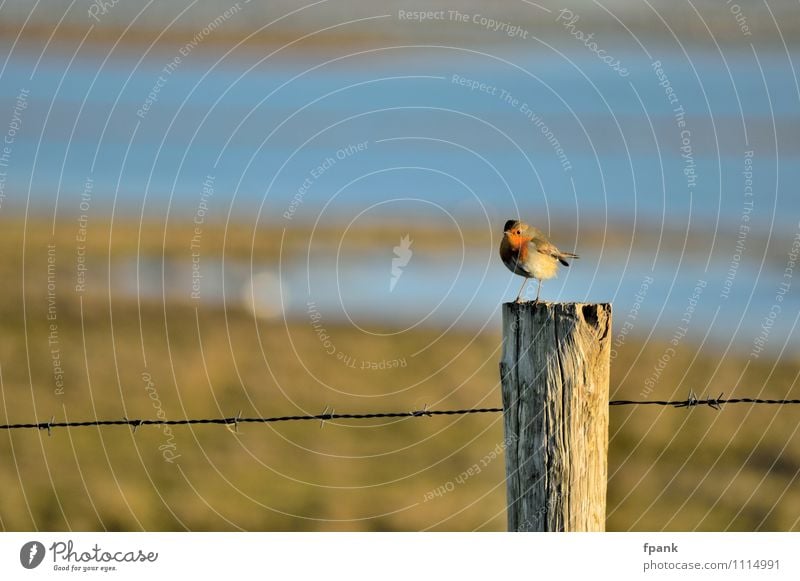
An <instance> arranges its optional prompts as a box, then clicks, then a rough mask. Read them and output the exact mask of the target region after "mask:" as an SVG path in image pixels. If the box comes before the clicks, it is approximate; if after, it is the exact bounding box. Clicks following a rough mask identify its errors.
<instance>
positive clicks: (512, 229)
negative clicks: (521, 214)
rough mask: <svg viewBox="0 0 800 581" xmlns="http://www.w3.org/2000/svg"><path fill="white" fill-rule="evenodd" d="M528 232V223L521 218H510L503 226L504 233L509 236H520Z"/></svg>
mask: <svg viewBox="0 0 800 581" xmlns="http://www.w3.org/2000/svg"><path fill="white" fill-rule="evenodd" d="M527 232H528V225H527V224H525V223H524V222H521V221H520V220H509V221H508V222H506V225H505V226H503V234H504V235H505V236H506V237H507V238H518V237H520V236H525V235H526V234H527Z"/></svg>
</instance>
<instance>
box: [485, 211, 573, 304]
mask: <svg viewBox="0 0 800 581" xmlns="http://www.w3.org/2000/svg"><path fill="white" fill-rule="evenodd" d="M500 258H501V259H502V260H503V264H505V265H506V267H507V268H508V270H510V271H511V272H513V273H514V274H518V275H519V276H522V277H524V278H525V280H524V282H523V283H522V288H521V289H520V290H519V294H518V295H517V300H516V301H515V302H517V303H519V302H521V301H520V299H521V298H522V292H523V291H524V290H525V285H527V284H528V280H530V279H531V278H535V279H537V280H538V281H539V288H538V289H537V290H536V301H534V302H537V303H538V302H539V293H540V292H541V291H542V281H543V280H547V279H549V278H553V277H554V276H556V273H557V272H558V264H559V263H561V264H563V265H564V266H569V262H567V260H566V259H567V258H579V257H578V255H577V254H573V253H572V252H561V251H560V250H559V249H558V248H556V247H555V246H554V245H553V243H552V242H550V240H548V239H547V236H545V235H544V233H542V231H541V230H539V229H538V228H535V227H533V226H529V225H528V224H526V223H524V222H522V221H520V220H508V221H507V222H506V224H505V226H504V227H503V240H502V241H501V242H500Z"/></svg>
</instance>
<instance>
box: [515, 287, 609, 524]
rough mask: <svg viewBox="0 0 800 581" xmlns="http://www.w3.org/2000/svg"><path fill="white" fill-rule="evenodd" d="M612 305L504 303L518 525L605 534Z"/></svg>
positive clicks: (516, 522)
mask: <svg viewBox="0 0 800 581" xmlns="http://www.w3.org/2000/svg"><path fill="white" fill-rule="evenodd" d="M610 342H611V305H610V304H608V303H604V304H582V303H544V302H539V303H522V304H517V303H506V304H505V305H503V356H502V360H501V362H500V376H501V381H502V388H503V408H504V412H503V425H504V428H505V444H506V447H505V455H506V490H507V494H508V530H510V531H603V530H605V522H606V480H607V473H608V470H607V454H608V382H609V362H610V357H609V355H610V351H611V348H610Z"/></svg>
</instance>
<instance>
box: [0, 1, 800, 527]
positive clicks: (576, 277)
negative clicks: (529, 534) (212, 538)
mask: <svg viewBox="0 0 800 581" xmlns="http://www.w3.org/2000/svg"><path fill="white" fill-rule="evenodd" d="M799 10H800V9H799V8H798V6H797V3H794V2H789V1H788V0H786V1H774V2H770V3H768V4H761V5H756V4H751V3H741V4H736V3H734V2H718V1H711V0H704V1H701V2H693V3H687V2H677V3H675V2H668V1H666V0H659V1H656V2H630V1H625V2H622V1H618V0H607V1H604V2H590V1H588V0H573V1H572V2H570V3H567V4H562V3H559V2H552V1H549V0H542V1H540V2H529V1H527V0H520V1H511V0H509V1H506V2H501V3H492V4H491V5H489V4H487V3H484V2H477V1H469V2H467V1H458V2H456V1H454V0H445V1H443V2H440V3H438V4H437V5H436V6H433V7H431V6H429V5H428V4H427V3H424V2H417V3H409V2H400V1H394V0H381V1H377V2H376V1H374V0H373V1H370V2H353V1H343V0H327V1H326V0H322V1H318V2H311V3H308V4H303V3H297V2H291V1H288V0H277V1H275V0H271V1H267V0H263V1H262V0H251V1H246V0H240V1H239V2H234V3H230V2H225V1H219V0H192V1H189V0H180V1H174V2H168V3H154V2H143V1H137V2H116V1H115V0H111V1H106V2H101V1H99V0H95V1H92V2H90V1H88V0H86V1H81V2H76V1H75V0H70V1H67V0H60V1H56V0H53V1H50V2H46V3H41V2H36V3H31V2H28V1H26V0H6V1H5V2H4V3H2V5H0V139H2V142H0V242H1V244H0V253H2V254H0V269H1V270H2V281H3V289H4V292H5V300H3V301H2V302H0V312H2V315H1V316H0V325H2V333H0V395H2V399H0V410H2V416H1V417H2V419H0V422H2V423H16V422H46V421H48V420H49V419H50V418H51V417H54V418H55V419H56V420H57V421H64V420H72V421H78V420H87V419H94V418H102V419H116V418H122V417H129V418H137V417H141V418H155V417H165V418H168V419H181V418H187V417H194V418H202V417H230V416H234V415H236V414H237V413H238V412H240V411H241V413H242V415H243V416H259V415H261V416H274V415H278V416H280V415H294V414H317V413H321V412H322V411H323V410H325V409H329V410H330V409H335V410H336V411H337V412H355V413H359V412H372V411H403V410H415V409H422V408H423V407H424V406H426V405H427V406H430V407H431V408H433V409H453V408H472V407H493V406H500V405H501V401H500V386H499V377H498V367H497V364H498V360H499V355H500V350H501V337H500V333H499V326H500V315H499V313H500V307H501V304H502V303H503V302H504V301H509V300H513V298H514V297H515V296H516V293H517V291H518V289H519V286H518V285H519V284H520V283H521V281H520V280H519V279H518V278H516V277H514V276H513V275H512V274H511V273H510V272H508V271H507V270H506V269H505V267H504V266H503V265H502V264H501V262H500V260H499V259H498V257H497V250H496V249H497V246H498V244H499V241H500V238H501V235H502V225H503V223H504V222H505V221H506V220H507V219H510V218H516V217H522V218H523V219H525V220H526V221H528V222H531V223H533V224H535V225H537V226H539V227H540V228H541V229H542V230H544V231H545V232H547V233H548V234H549V235H550V237H551V239H552V240H553V241H554V242H555V244H556V245H558V246H559V247H560V248H561V249H562V250H568V251H575V252H577V253H578V254H580V255H581V259H580V260H579V261H576V262H574V263H573V265H572V266H571V267H570V268H569V269H562V271H561V273H560V274H559V277H558V278H557V279H554V280H552V281H548V282H547V283H546V284H545V285H544V286H543V293H542V296H543V298H544V299H546V300H551V301H592V302H606V301H609V302H612V303H613V308H614V337H613V344H612V347H613V351H612V380H611V391H612V393H611V397H612V399H684V398H686V397H687V396H688V394H689V393H690V392H693V393H695V394H697V395H698V396H700V395H707V396H714V397H716V396H717V395H719V394H720V393H724V394H725V395H726V396H730V397H737V396H738V397H773V398H797V397H798V396H799V392H798V386H797V385H796V383H797V376H798V371H800V356H798V347H799V346H800V341H799V340H798V332H797V330H796V326H797V322H798V317H800V308H799V307H800V299H799V298H798V290H800V289H798V287H800V281H798V280H796V279H795V275H796V274H797V273H798V272H800V271H798V265H797V259H798V255H799V254H800V194H799V193H798V189H797V184H798V183H799V182H800V164H799V163H798V153H799V152H800V150H799V148H800V84H799V83H798V75H797V72H796V70H795V63H796V62H797V61H798V59H799V58H800V52H799V51H798V40H799V39H800V37H799V36H798V32H800V31H799V30H798V28H800V18H798V16H800V14H798V11H799ZM420 11H422V12H420ZM530 286H531V288H530V289H529V290H531V291H535V289H534V288H533V287H534V285H530ZM610 414H611V415H610V420H611V424H610V434H609V436H610V451H609V482H608V529H609V530H617V531H626V530H744V531H751V530H780V531H782V530H796V529H798V528H800V487H798V485H797V479H798V473H799V472H800V448H799V447H798V445H799V444H800V435H798V434H797V431H798V425H800V424H798V419H799V418H800V415H798V414H800V411H798V410H796V409H792V407H791V406H785V407H780V406H775V407H772V406H757V407H756V406H754V407H751V406H729V407H727V408H725V409H724V410H723V411H715V410H712V409H709V408H697V409H689V410H675V409H671V408H655V407H653V408H651V407H639V408H633V407H624V408H612V409H611V411H610ZM502 442H503V431H502V418H501V417H500V414H484V415H474V416H462V417H434V418H419V419H408V420H399V421H386V420H384V421H378V420H375V421H368V422H364V421H362V422H352V421H350V422H348V421H334V422H327V423H326V424H325V425H324V427H320V426H319V425H318V424H316V423H287V424H269V425H245V426H240V428H239V431H238V433H237V432H234V431H232V430H228V429H226V428H225V427H221V426H202V425H200V426H189V427H176V428H174V429H169V428H164V429H162V428H159V427H142V428H140V429H138V430H137V431H136V433H135V434H134V433H132V431H131V430H130V429H129V428H127V427H124V426H120V427H110V428H103V429H97V428H80V429H70V430H66V429H56V430H53V433H52V436H50V437H48V435H47V433H46V432H40V431H36V430H15V431H6V432H4V433H3V434H0V455H2V456H1V457H2V458H3V461H2V462H0V489H2V490H3V494H2V495H0V527H2V529H4V530H30V529H47V530H51V529H52V530H142V529H144V530H185V529H190V530H219V529H221V530H239V529H245V530H331V531H338V530H407V531H417V530H504V529H505V483H504V465H503V460H502V455H501V456H500V457H499V458H498V459H496V460H493V461H491V462H488V463H486V465H483V464H482V463H481V459H483V458H484V457H485V456H487V454H491V453H492V451H493V450H495V449H496V448H497V447H498V446H502ZM476 463H477V464H478V465H479V466H480V470H479V471H478V472H477V473H476V474H473V475H471V476H469V477H468V478H467V479H465V478H463V474H464V473H465V472H466V471H468V470H470V468H472V467H473V466H474V465H475V464H476Z"/></svg>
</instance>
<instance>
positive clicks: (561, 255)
mask: <svg viewBox="0 0 800 581" xmlns="http://www.w3.org/2000/svg"><path fill="white" fill-rule="evenodd" d="M537 234H538V235H535V236H534V237H533V238H532V239H531V241H530V242H529V243H528V247H529V248H530V250H531V251H533V252H538V253H539V254H544V255H545V256H550V257H551V258H555V259H556V260H558V261H559V262H560V263H561V264H563V265H564V266H569V262H567V261H566V260H564V259H565V258H577V256H575V255H574V254H571V253H568V252H561V251H560V250H559V249H558V248H556V246H555V245H554V244H553V243H552V242H550V241H549V240H548V239H547V237H546V236H545V235H544V234H542V233H541V232H538V233H537Z"/></svg>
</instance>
